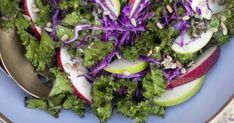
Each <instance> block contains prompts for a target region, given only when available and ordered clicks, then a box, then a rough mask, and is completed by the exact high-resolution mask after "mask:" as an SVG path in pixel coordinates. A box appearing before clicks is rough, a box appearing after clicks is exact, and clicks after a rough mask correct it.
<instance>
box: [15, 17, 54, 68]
mask: <svg viewBox="0 0 234 123" xmlns="http://www.w3.org/2000/svg"><path fill="white" fill-rule="evenodd" d="M15 25H16V27H17V32H18V34H19V37H20V40H21V42H22V44H23V45H24V46H25V49H26V53H25V57H26V58H27V59H28V60H29V61H30V62H31V63H32V65H33V66H34V67H35V69H36V70H37V71H43V70H45V68H46V67H48V66H51V65H52V60H53V57H54V55H55V48H56V44H55V42H54V41H53V40H52V39H51V37H50V36H49V34H47V33H43V34H42V36H41V40H40V41H37V40H36V39H35V38H34V37H33V36H32V35H30V34H29V33H28V32H27V31H25V30H26V29H27V28H28V27H30V23H29V22H28V21H27V20H26V19H25V18H24V17H23V16H19V17H18V18H17V20H16V22H15Z"/></svg>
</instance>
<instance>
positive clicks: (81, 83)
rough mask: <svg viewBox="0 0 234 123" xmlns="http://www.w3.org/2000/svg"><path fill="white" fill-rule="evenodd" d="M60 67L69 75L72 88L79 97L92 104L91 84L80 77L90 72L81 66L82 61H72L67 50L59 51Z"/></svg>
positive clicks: (77, 59) (76, 59)
mask: <svg viewBox="0 0 234 123" xmlns="http://www.w3.org/2000/svg"><path fill="white" fill-rule="evenodd" d="M57 61H58V65H59V66H60V67H61V68H62V69H63V70H64V72H66V73H68V78H69V79H70V81H71V83H72V85H73V86H72V87H73V89H74V92H75V93H76V95H77V96H79V97H80V98H81V99H84V100H85V101H86V102H87V103H89V104H90V103H91V101H92V98H91V95H90V92H91V86H92V85H91V84H90V83H89V81H88V80H87V79H86V78H85V77H84V76H79V75H80V74H81V73H79V71H80V72H82V74H85V73H87V72H88V70H87V69H86V68H85V67H83V66H82V65H81V61H82V60H81V59H79V58H75V59H72V57H71V56H70V54H69V53H68V51H67V49H66V48H61V49H58V51H57Z"/></svg>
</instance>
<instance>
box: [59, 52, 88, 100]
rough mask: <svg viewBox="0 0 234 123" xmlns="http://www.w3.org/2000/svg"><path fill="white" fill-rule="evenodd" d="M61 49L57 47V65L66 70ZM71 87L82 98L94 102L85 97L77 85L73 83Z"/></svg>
mask: <svg viewBox="0 0 234 123" xmlns="http://www.w3.org/2000/svg"><path fill="white" fill-rule="evenodd" d="M60 51H61V50H60V48H57V49H56V59H57V65H58V67H59V68H60V69H61V70H62V71H64V66H63V65H62V60H61V57H60V55H61V53H60ZM68 79H69V78H68ZM71 87H72V89H73V92H74V93H75V94H76V95H77V96H78V97H80V98H81V99H82V100H84V101H85V102H86V103H87V104H91V103H92V101H91V100H89V99H87V98H85V97H84V96H83V95H82V94H81V93H80V92H79V91H78V89H76V88H75V86H74V85H73V84H72V85H71Z"/></svg>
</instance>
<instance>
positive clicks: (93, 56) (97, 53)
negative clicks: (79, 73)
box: [84, 39, 113, 67]
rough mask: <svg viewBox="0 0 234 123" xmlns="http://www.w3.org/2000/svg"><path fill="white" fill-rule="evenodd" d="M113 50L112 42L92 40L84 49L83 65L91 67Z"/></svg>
mask: <svg viewBox="0 0 234 123" xmlns="http://www.w3.org/2000/svg"><path fill="white" fill-rule="evenodd" d="M112 50H113V45H112V42H110V41H109V42H102V41H100V40H98V39H97V40H95V41H93V42H92V43H91V44H90V45H89V46H88V48H86V49H85V50H84V66H85V67H92V66H93V65H95V64H97V63H98V62H99V61H100V60H103V59H104V58H105V57H106V56H107V55H108V54H109V53H110V52H111V51H112Z"/></svg>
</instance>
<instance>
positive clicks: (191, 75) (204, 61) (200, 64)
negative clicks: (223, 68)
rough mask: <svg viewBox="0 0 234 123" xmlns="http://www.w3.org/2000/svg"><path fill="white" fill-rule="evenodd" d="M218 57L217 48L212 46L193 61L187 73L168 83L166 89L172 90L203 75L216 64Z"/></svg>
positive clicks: (218, 50)
mask: <svg viewBox="0 0 234 123" xmlns="http://www.w3.org/2000/svg"><path fill="white" fill-rule="evenodd" d="M219 55H220V48H219V46H213V47H211V48H209V49H208V50H207V51H205V52H204V53H203V54H202V55H201V56H199V57H198V59H197V60H196V61H195V63H194V65H193V66H192V67H191V68H189V69H188V70H187V73H185V74H183V75H181V76H180V77H179V78H178V79H176V80H174V81H172V82H170V83H169V84H168V85H167V88H174V87H177V86H180V85H183V84H186V83H188V82H191V81H193V80H195V79H197V78H200V77H201V76H203V75H205V74H206V73H207V72H208V71H209V70H210V69H211V68H212V67H213V66H214V64H215V63H216V62H217V60H218V58H219Z"/></svg>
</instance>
